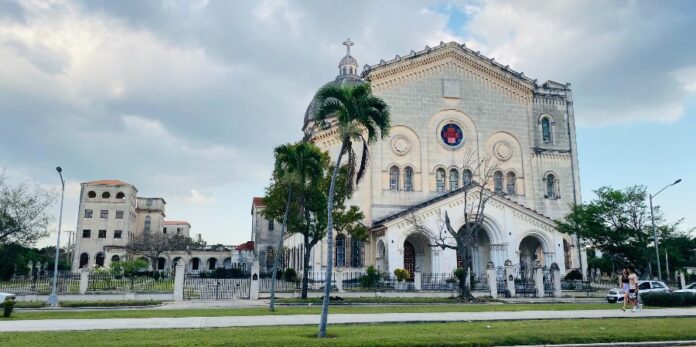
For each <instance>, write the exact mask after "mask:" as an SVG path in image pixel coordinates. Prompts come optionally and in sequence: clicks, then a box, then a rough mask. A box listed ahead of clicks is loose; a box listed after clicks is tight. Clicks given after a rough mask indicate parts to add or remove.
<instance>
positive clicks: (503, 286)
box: [495, 266, 510, 297]
mask: <svg viewBox="0 0 696 347" xmlns="http://www.w3.org/2000/svg"><path fill="white" fill-rule="evenodd" d="M495 283H496V286H497V287H498V295H500V296H505V297H508V296H509V295H510V294H509V292H508V290H507V278H505V268H504V267H502V266H498V267H497V268H496V269H495Z"/></svg>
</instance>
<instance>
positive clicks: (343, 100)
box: [314, 84, 389, 337]
mask: <svg viewBox="0 0 696 347" xmlns="http://www.w3.org/2000/svg"><path fill="white" fill-rule="evenodd" d="M317 100H318V102H319V105H320V106H319V108H318V109H317V111H316V114H315V115H314V121H315V124H316V125H318V126H319V127H321V128H326V127H328V126H330V125H335V126H336V127H337V128H338V136H339V137H340V139H341V151H340V152H339V153H338V158H337V159H336V165H334V167H333V174H332V175H331V185H330V186H329V197H328V202H327V204H326V210H327V219H328V223H327V227H326V232H327V243H328V253H327V258H326V259H327V262H326V281H325V283H324V301H323V305H322V309H321V322H320V325H319V337H326V323H327V320H328V315H329V294H330V293H331V274H332V271H333V207H334V206H333V200H334V189H335V186H336V176H337V174H338V170H339V168H340V167H341V159H343V155H347V156H348V165H347V166H348V180H347V181H348V189H349V190H350V191H352V189H353V184H354V183H353V182H355V184H357V183H359V182H360V180H361V179H362V178H363V176H364V175H365V169H366V167H367V161H368V157H369V151H368V145H369V144H371V143H374V142H375V141H377V138H378V137H381V138H384V137H386V136H387V135H388V133H389V106H388V105H387V104H386V103H385V102H384V101H383V100H382V99H380V98H378V97H376V96H374V95H372V90H371V89H370V85H368V84H360V85H344V86H337V85H333V84H332V85H327V86H325V87H323V88H322V89H320V90H319V92H317ZM354 142H360V143H362V147H363V148H362V156H361V159H360V165H359V168H358V170H357V172H356V171H355V166H356V162H355V159H356V158H355V151H354V150H353V143H354Z"/></svg>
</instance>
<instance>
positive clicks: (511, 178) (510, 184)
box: [505, 171, 517, 196]
mask: <svg viewBox="0 0 696 347" xmlns="http://www.w3.org/2000/svg"><path fill="white" fill-rule="evenodd" d="M505 188H506V191H507V195H511V196H515V195H517V176H516V175H515V173H514V172H512V171H510V172H508V173H507V182H506V187H505Z"/></svg>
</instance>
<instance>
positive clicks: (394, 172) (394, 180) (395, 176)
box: [389, 165, 399, 190]
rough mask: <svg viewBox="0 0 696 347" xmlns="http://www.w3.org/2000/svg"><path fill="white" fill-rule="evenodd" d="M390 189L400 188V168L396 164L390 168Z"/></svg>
mask: <svg viewBox="0 0 696 347" xmlns="http://www.w3.org/2000/svg"><path fill="white" fill-rule="evenodd" d="M389 190H399V168H398V167H396V165H394V166H392V167H391V168H390V169H389Z"/></svg>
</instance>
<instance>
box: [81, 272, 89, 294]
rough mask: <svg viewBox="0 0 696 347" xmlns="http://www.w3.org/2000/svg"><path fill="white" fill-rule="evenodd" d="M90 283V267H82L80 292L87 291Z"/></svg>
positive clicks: (84, 292)
mask: <svg viewBox="0 0 696 347" xmlns="http://www.w3.org/2000/svg"><path fill="white" fill-rule="evenodd" d="M88 285H89V269H87V268H86V267H85V268H82V269H81V270H80V294H86V293H87V286H88Z"/></svg>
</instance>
